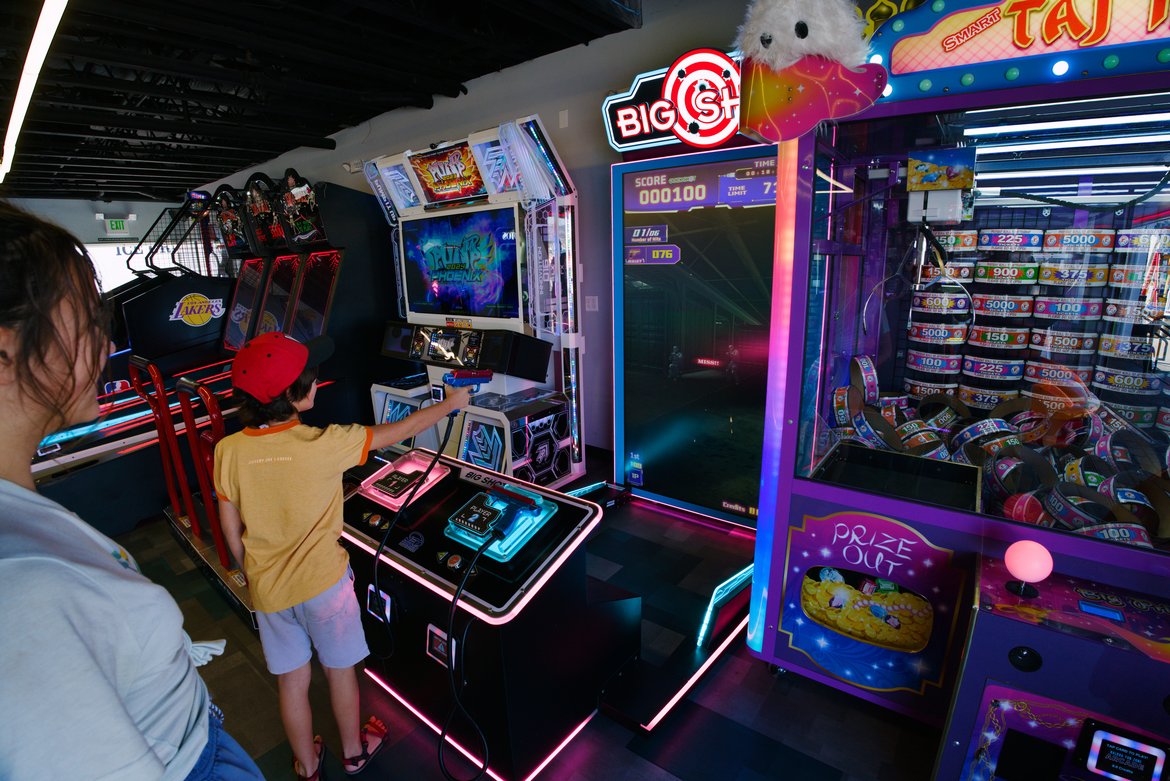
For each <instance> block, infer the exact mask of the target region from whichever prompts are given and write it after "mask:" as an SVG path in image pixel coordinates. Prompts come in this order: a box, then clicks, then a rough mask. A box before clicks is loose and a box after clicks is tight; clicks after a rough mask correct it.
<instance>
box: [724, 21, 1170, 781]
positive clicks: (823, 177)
mask: <svg viewBox="0 0 1170 781" xmlns="http://www.w3.org/2000/svg"><path fill="white" fill-rule="evenodd" d="M872 45H873V53H874V55H873V60H871V61H872V62H875V63H876V62H881V63H883V64H884V66H885V68H887V69H888V72H889V74H890V77H889V85H888V87H887V89H886V92H885V93H884V94H885V97H884V98H882V99H880V100H878V102H877V104H876V105H875V106H874V107H872V108H870V109H868V110H867V111H865V112H864V113H862V114H859V115H857V116H856V117H854V118H852V119H849V120H846V121H841V122H839V123H838V124H836V125H835V126H833V127H821V128H820V130H819V132H813V133H809V134H806V135H803V136H799V137H796V138H795V139H793V140H783V141H782V143H781V144H780V152H779V158H778V166H779V169H780V181H781V186H780V188H779V189H780V191H781V198H780V200H779V201H778V207H777V208H778V209H779V210H780V211H781V218H780V220H779V223H780V225H781V226H782V227H781V230H778V232H777V237H778V241H779V246H778V253H779V254H778V261H779V264H780V266H781V267H783V269H784V271H783V274H784V279H786V280H789V281H788V283H787V290H786V291H784V292H785V293H786V297H787V299H788V300H790V302H791V305H790V309H787V310H786V311H785V312H784V313H783V315H782V316H779V317H777V318H775V319H774V320H773V323H772V359H773V363H772V364H771V367H770V382H769V396H768V419H769V420H770V421H773V423H772V424H771V425H770V427H769V429H768V431H767V435H766V443H767V444H766V448H765V453H766V456H765V458H766V459H767V461H766V464H765V470H764V474H765V481H764V484H763V487H762V494H761V496H762V500H761V513H760V526H759V535H758V538H757V556H756V579H755V583H754V588H753V594H752V613H751V623H750V625H749V634H748V641H749V645H750V647H751V649H752V651H753V652H754V653H756V654H757V655H758V656H760V657H762V658H763V659H765V660H767V661H769V662H771V663H773V664H776V665H779V666H781V667H784V668H787V669H789V670H793V671H796V672H800V673H801V674H803V675H806V676H808V677H811V678H813V679H815V680H818V681H821V682H824V683H826V684H828V685H831V686H834V687H837V688H839V689H842V690H844V691H847V692H850V693H852V694H855V695H857V696H859V697H862V698H864V699H867V700H870V701H872V702H875V703H878V704H879V705H882V706H884V707H888V708H891V709H893V710H897V711H900V712H903V713H907V714H910V715H912V716H915V717H918V718H920V719H922V720H925V721H929V722H934V723H943V722H944V721H945V723H946V732H945V737H944V740H943V743H942V746H941V753H940V755H939V758H938V763H937V768H936V778H938V779H947V780H948V781H949V780H950V779H991V778H999V779H1048V778H1051V779H1056V778H1058V777H1059V778H1075V779H1096V778H1124V779H1136V778H1142V779H1147V780H1149V779H1155V778H1163V777H1165V776H1164V773H1165V769H1164V768H1165V755H1166V750H1167V748H1166V744H1167V736H1170V697H1168V695H1170V666H1168V664H1167V663H1168V662H1170V633H1168V631H1167V625H1166V617H1167V615H1170V587H1168V586H1167V583H1168V582H1170V581H1168V580H1167V575H1168V574H1170V558H1168V547H1167V546H1168V544H1170V482H1168V475H1167V456H1168V443H1170V439H1168V436H1167V433H1168V432H1170V395H1168V393H1167V390H1168V389H1170V385H1168V381H1170V376H1168V375H1167V370H1170V364H1168V363H1167V345H1168V342H1167V339H1166V337H1167V335H1168V334H1167V332H1166V329H1165V326H1164V318H1165V315H1166V312H1167V290H1168V280H1170V275H1168V268H1167V261H1168V260H1170V210H1168V205H1170V191H1168V190H1166V189H1165V185H1166V183H1167V180H1168V179H1170V174H1168V173H1167V169H1168V165H1167V162H1168V159H1167V155H1166V149H1167V145H1166V136H1165V129H1166V119H1165V118H1166V116H1167V110H1168V107H1170V103H1168V101H1167V94H1168V92H1170V72H1168V71H1167V70H1166V63H1167V61H1168V60H1170V7H1168V6H1167V4H1166V3H1164V2H1152V3H1151V2H1144V0H1143V2H1121V0H1117V1H1116V2H1108V1H1107V0H1106V1H1104V2H1097V3H1087V2H1086V3H1076V2H1047V3H1046V2H1043V0H1039V1H1038V2H1020V1H1019V0H1015V1H1011V0H1009V1H1008V2H993V3H987V2H955V1H954V0H952V1H951V2H947V3H942V2H937V3H933V4H931V3H927V4H926V5H924V6H921V7H920V8H918V9H916V10H913V11H910V12H907V13H905V14H901V15H898V16H895V17H893V19H892V20H890V21H889V22H887V23H886V24H885V25H884V26H883V27H882V28H881V29H880V30H879V32H878V33H877V35H876V36H875V38H874V40H873V44H872ZM867 67H873V66H867ZM751 98H752V96H747V95H745V102H744V105H745V109H744V111H745V115H748V114H749V113H750V112H751V111H752V110H753V108H754V106H753V103H752V99H751ZM778 273H780V272H778ZM778 300H779V299H778ZM1019 542H1024V543H1025V544H1026V546H1025V547H1030V546H1028V545H1027V543H1032V544H1035V543H1039V544H1041V545H1042V546H1043V549H1046V551H1047V552H1050V555H1051V558H1050V559H1045V556H1046V555H1048V554H1047V553H1045V552H1044V550H1041V552H1040V556H1039V557H1038V563H1037V561H1036V560H1033V559H1030V558H1029V557H1027V556H1025V557H1024V558H1023V560H1022V561H1021V560H1018V558H1019V557H1018V555H1014V554H1013V551H1015V550H1016V548H1015V546H1013V547H1012V548H1008V545H1009V543H1019ZM1005 552H1006V556H1005ZM1017 553H1018V552H1017ZM1005 558H1006V563H1005ZM1046 562H1047V563H1046ZM1045 564H1046V565H1045ZM1053 566H1054V567H1055V571H1054V574H1052V575H1051V576H1050V577H1049V578H1048V579H1047V580H1043V582H1035V583H1034V585H1033V586H1032V587H1028V586H1027V584H1026V583H1025V582H1026V581H1041V580H1042V579H1043V578H1044V576H1045V575H1046V574H1047V573H1048V572H1050V571H1052V568H1053ZM973 595H974V597H973Z"/></svg>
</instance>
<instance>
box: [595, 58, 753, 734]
mask: <svg viewBox="0 0 1170 781" xmlns="http://www.w3.org/2000/svg"><path fill="white" fill-rule="evenodd" d="M740 89H741V84H740V66H739V55H738V53H731V54H727V53H724V52H722V51H717V50H714V49H699V50H695V51H691V52H687V53H685V54H683V55H681V56H679V57H678V58H677V59H676V60H675V61H674V62H673V63H672V64H670V66H669V67H664V68H661V69H659V70H656V71H653V72H649V73H644V74H640V75H638V76H637V77H635V78H634V80H633V82H632V86H631V87H630V89H629V90H628V91H625V92H621V93H615V94H613V95H611V96H610V97H609V98H607V99H606V100H605V102H604V104H603V107H602V114H603V116H604V117H605V125H606V131H607V135H608V138H609V142H610V145H611V146H612V147H613V148H614V149H615V150H616V151H618V152H621V153H622V154H623V156H624V157H625V160H626V162H622V163H619V164H617V165H614V166H613V168H612V172H611V199H612V201H611V203H612V223H613V237H612V242H613V244H612V252H613V319H614V349H613V360H614V364H613V376H614V478H613V482H614V484H615V486H616V487H617V488H618V489H620V490H622V491H624V492H626V493H627V494H628V495H632V497H633V501H632V502H630V504H629V505H627V506H626V507H623V508H622V509H621V511H620V512H619V513H617V514H616V515H615V519H616V520H615V521H614V523H619V522H620V523H623V524H628V525H629V527H630V528H631V529H646V530H653V529H658V528H660V527H662V526H663V525H664V524H669V523H675V522H676V521H678V520H681V521H682V522H683V523H682V528H681V529H679V530H674V531H672V532H671V533H672V534H674V535H675V536H676V537H677V536H679V535H687V536H689V534H690V532H688V531H687V530H686V527H687V526H692V527H693V526H703V527H706V529H707V530H709V531H710V532H711V533H712V535H713V536H715V535H718V536H716V537H715V539H708V538H703V539H705V540H706V543H705V544H702V543H699V539H700V537H699V536H698V535H696V536H695V542H694V543H692V544H691V545H690V547H689V548H687V549H684V550H680V551H678V552H677V556H678V557H685V558H693V559H694V560H695V561H696V562H698V563H697V564H696V568H695V569H694V570H693V571H692V572H690V573H689V574H687V575H686V576H685V580H684V581H683V582H685V583H686V588H685V589H682V588H677V587H676V582H675V580H668V578H675V579H676V580H677V579H678V578H679V577H680V576H676V575H673V574H671V575H666V574H663V575H662V576H660V577H661V578H662V579H663V580H664V581H665V582H663V583H661V584H647V583H645V582H643V583H639V584H636V585H635V584H631V585H632V586H633V587H635V588H638V589H639V590H643V591H650V590H653V591H655V592H658V593H661V594H669V595H671V597H672V598H671V599H670V600H669V602H667V601H662V602H661V607H663V608H665V609H662V610H659V611H656V612H655V614H654V615H653V622H654V623H655V624H658V625H660V626H661V627H664V628H665V629H668V630H669V631H670V632H671V633H672V634H673V635H674V636H679V637H682V638H684V639H683V640H681V641H680V642H679V644H678V645H677V647H675V648H673V649H671V650H670V652H669V654H668V655H665V657H666V658H665V659H663V660H661V663H657V662H658V661H659V660H655V663H651V662H650V661H648V660H641V661H640V662H639V663H638V665H636V666H635V668H634V669H632V670H630V671H629V673H628V674H626V675H625V676H624V677H623V682H622V685H621V686H620V687H619V688H617V689H615V690H614V691H612V692H611V693H609V694H607V707H608V708H609V709H610V711H611V712H612V713H614V715H615V716H617V717H618V718H619V719H621V720H623V721H625V722H627V723H630V724H632V725H634V726H637V727H640V728H642V729H652V728H653V727H654V726H656V725H657V724H658V723H659V722H660V720H661V719H662V718H663V717H664V716H665V714H666V713H667V712H668V711H669V709H670V707H671V706H672V704H673V703H674V702H676V701H677V699H678V698H679V697H681V696H682V694H683V693H684V692H685V691H686V690H687V689H688V688H689V687H690V686H693V685H694V683H695V682H696V681H697V680H698V678H699V676H701V675H702V674H703V672H704V671H705V670H706V669H708V668H709V667H710V665H711V664H713V663H714V662H715V660H716V659H717V658H718V656H719V655H720V654H721V653H722V652H723V651H725V650H726V649H727V648H729V647H730V645H731V643H732V642H733V641H734V639H735V638H736V637H740V636H742V631H743V629H744V627H745V626H746V623H747V597H748V593H749V591H748V587H749V586H750V583H751V578H752V559H751V556H752V534H753V529H754V527H755V523H756V516H757V498H758V494H759V485H760V477H761V475H760V464H761V461H760V453H761V450H762V448H763V439H764V428H765V419H764V401H765V394H766V391H767V384H766V383H767V372H768V366H769V361H770V357H769V355H768V333H769V326H770V323H771V322H772V317H773V304H772V287H773V255H774V241H775V239H774V234H775V219H776V196H775V186H776V148H775V147H774V146H772V145H769V144H759V143H756V142H754V141H753V140H751V139H748V138H746V137H745V136H743V135H741V134H740V133H739V132H738V131H739V121H738V104H739V98H740ZM667 519H669V520H667ZM619 528H625V527H619ZM632 533H634V534H638V533H639V532H636V531H635V532H632ZM646 533H647V534H648V535H651V534H652V532H650V531H647V532H646ZM718 537H722V538H723V539H719V538H718ZM650 539H653V537H652V536H651V537H650ZM648 620H650V618H649V615H648ZM659 631H661V630H659V629H658V627H656V626H654V625H653V624H649V623H648V624H647V632H648V637H652V636H653V635H654V633H656V632H659Z"/></svg>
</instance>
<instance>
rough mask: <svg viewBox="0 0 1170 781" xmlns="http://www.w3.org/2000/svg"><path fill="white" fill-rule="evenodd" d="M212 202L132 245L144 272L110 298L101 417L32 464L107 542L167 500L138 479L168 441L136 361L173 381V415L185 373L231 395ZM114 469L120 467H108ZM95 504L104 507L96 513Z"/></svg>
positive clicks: (196, 199) (225, 286) (190, 201)
mask: <svg viewBox="0 0 1170 781" xmlns="http://www.w3.org/2000/svg"><path fill="white" fill-rule="evenodd" d="M209 201H210V198H209V196H208V195H207V193H204V192H201V191H193V192H191V193H189V194H188V196H187V198H186V200H185V201H184V204H183V206H181V207H178V208H173V209H164V210H163V211H162V212H161V213H160V215H159V217H158V219H156V220H155V222H154V223H153V224H152V225H151V227H150V228H149V229H148V230H147V231H146V233H145V235H144V236H143V238H142V240H141V241H140V242H139V243H138V245H137V246H136V247H135V249H134V251H133V252H132V253H131V255H130V256H129V258H128V259H127V264H128V266H130V267H131V268H132V267H133V266H132V265H131V264H132V263H134V262H138V263H142V264H143V265H144V266H145V268H143V269H139V270H136V272H135V273H136V279H135V280H133V281H132V282H131V283H128V284H126V285H123V286H121V287H119V288H117V289H115V290H113V291H110V293H109V294H108V295H107V302H108V304H109V305H110V307H111V308H112V310H113V315H114V326H113V332H112V336H113V338H114V344H115V346H116V348H118V350H117V352H115V353H114V354H113V355H112V356H111V357H110V360H109V362H108V363H107V366H106V370H105V372H104V374H103V377H102V378H101V382H102V383H103V386H104V387H102V388H101V391H103V392H101V393H100V395H99V404H100V417H99V418H98V419H97V420H96V421H93V422H90V423H86V424H83V425H80V426H75V427H72V428H69V429H66V430H64V431H61V432H56V433H54V434H53V435H51V436H50V437H48V438H46V439H45V441H44V442H42V443H41V450H40V453H39V455H38V458H37V459H35V460H34V463H33V472H34V474H35V475H36V476H37V479H38V480H39V481H40V482H41V484H42V487H43V489H44V490H46V491H47V492H49V493H50V494H51V495H53V496H54V498H56V499H58V500H59V501H62V502H64V503H65V504H67V505H70V503H71V502H72V501H77V502H84V503H85V504H84V506H85V508H86V515H87V517H88V518H90V520H91V522H92V523H94V524H95V525H97V526H98V527H99V528H101V529H102V530H103V531H105V532H106V533H109V534H119V533H122V532H124V531H126V530H128V529H129V528H132V527H133V526H134V524H136V523H137V522H138V521H140V520H142V519H143V518H145V517H149V516H150V515H153V514H154V513H155V512H157V505H156V504H155V502H156V501H157V500H158V499H159V498H160V494H159V493H157V492H153V493H152V492H150V491H149V490H147V491H144V490H142V487H141V482H140V479H139V476H140V475H141V474H143V473H144V472H146V473H149V472H150V471H151V469H152V465H151V464H150V463H149V458H150V456H146V455H145V451H147V450H148V449H149V448H151V447H153V446H155V445H156V444H161V443H160V440H159V439H158V431H157V427H156V426H155V425H154V424H153V421H152V414H151V409H150V405H149V404H147V403H145V402H144V400H143V399H141V398H140V397H139V396H138V395H137V394H136V392H135V391H134V390H133V389H132V387H131V382H130V372H131V369H130V367H129V360H130V357H131V354H132V353H133V354H134V355H138V356H141V357H145V358H147V359H149V360H151V361H153V362H155V363H156V364H158V365H159V366H161V367H163V369H164V371H165V372H166V374H167V376H168V377H169V378H170V381H169V382H167V384H166V392H167V393H168V394H171V399H170V408H171V409H172V410H177V409H178V403H177V401H176V400H175V399H174V398H173V390H174V382H173V379H174V376H175V375H176V374H179V373H185V374H188V375H190V376H191V377H192V378H194V379H197V380H199V381H201V382H204V383H206V384H207V385H208V386H209V387H210V388H211V389H212V391H213V392H215V393H220V394H226V393H227V392H228V382H227V362H228V359H227V357H226V356H225V354H224V353H223V351H222V349H221V347H220V340H221V335H222V329H223V319H222V316H223V313H224V300H225V299H226V298H227V295H228V293H229V291H230V288H231V280H230V279H228V278H226V277H220V276H217V274H218V273H219V271H220V269H218V268H216V267H214V266H213V264H212V263H211V260H210V252H211V248H212V246H213V242H214V234H213V230H212V227H211V224H210V221H209V220H208V219H207V217H208V205H209ZM123 457H128V458H125V459H123ZM143 458H147V459H148V460H147V461H146V462H144V461H142V460H141V459H143ZM123 460H124V463H123ZM111 461H116V462H117V463H111V464H110V465H109V466H105V464H106V463H107V462H111ZM93 467H97V468H96V469H95V468H93ZM162 482H163V481H161V480H159V481H154V483H155V485H159V486H161V484H162ZM93 496H103V497H105V501H102V502H99V503H97V505H94V504H93V501H92V497H93Z"/></svg>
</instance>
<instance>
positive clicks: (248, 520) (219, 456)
mask: <svg viewBox="0 0 1170 781" xmlns="http://www.w3.org/2000/svg"><path fill="white" fill-rule="evenodd" d="M371 436H372V430H371V429H369V428H367V427H365V426H360V425H350V426H338V425H333V426H328V427H326V428H324V429H320V428H316V427H313V426H306V425H303V424H301V423H300V422H299V421H296V420H293V421H289V422H287V423H283V424H278V425H273V426H269V427H266V428H246V429H244V430H243V431H240V432H238V433H236V434H232V435H231V436H229V437H225V438H224V439H223V440H222V441H220V443H219V444H218V445H217V446H216V449H215V490H216V493H217V494H218V495H219V497H220V498H222V499H226V500H227V501H229V502H231V503H232V504H234V505H235V506H236V507H237V508H239V511H240V516H241V517H242V519H243V522H244V527H245V530H244V548H245V553H244V557H245V559H246V560H245V561H243V562H240V563H241V564H243V566H244V570H245V571H246V572H247V573H248V588H249V591H250V592H251V596H252V605H253V607H254V608H255V609H256V610H262V611H265V612H278V611H280V610H284V609H286V608H289V607H292V606H294V605H297V604H300V603H301V602H304V601H306V600H308V599H311V598H312V597H315V596H317V595H318V594H320V593H322V592H323V591H325V590H326V589H328V588H329V587H331V586H332V585H334V584H335V583H336V582H337V580H338V579H339V578H340V577H341V576H342V574H343V573H344V572H345V571H346V568H347V567H348V565H349V557H348V555H347V554H346V552H345V550H344V549H342V547H341V546H340V545H339V544H338V539H339V538H340V537H341V531H342V519H343V515H342V487H341V474H342V472H344V471H345V470H346V469H348V468H350V467H352V466H356V465H358V464H362V463H364V462H365V460H366V455H367V453H368V452H369V447H370V438H371Z"/></svg>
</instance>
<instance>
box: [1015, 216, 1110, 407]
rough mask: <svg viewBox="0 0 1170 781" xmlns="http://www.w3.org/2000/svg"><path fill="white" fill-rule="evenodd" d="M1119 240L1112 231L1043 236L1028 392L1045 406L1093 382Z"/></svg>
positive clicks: (1059, 232) (1053, 232) (1057, 232)
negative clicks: (1115, 251) (1114, 246)
mask: <svg viewBox="0 0 1170 781" xmlns="http://www.w3.org/2000/svg"><path fill="white" fill-rule="evenodd" d="M1114 238H1115V237H1114V232H1113V231H1112V230H1108V229H1082V228H1078V229H1066V230H1050V231H1046V232H1045V234H1044V252H1043V253H1042V255H1041V257H1040V276H1039V284H1038V286H1037V288H1036V297H1035V299H1034V301H1033V327H1032V339H1031V342H1032V352H1031V355H1030V356H1029V359H1028V363H1027V366H1026V367H1025V369H1024V383H1025V390H1024V394H1025V395H1026V396H1028V397H1031V398H1037V399H1038V400H1039V401H1040V402H1041V403H1042V404H1055V403H1057V402H1058V401H1059V399H1062V398H1064V397H1065V396H1066V393H1065V391H1064V390H1063V389H1071V390H1073V391H1074V392H1076V391H1077V389H1080V391H1081V392H1083V390H1084V389H1085V388H1087V387H1088V386H1089V384H1090V383H1091V382H1092V379H1093V369H1094V366H1095V363H1096V358H1097V349H1098V347H1099V346H1100V334H1099V332H1100V325H1101V317H1102V315H1103V313H1104V308H1105V302H1104V294H1105V287H1106V284H1107V283H1108V278H1109V262H1110V258H1111V256H1112V252H1113V244H1114ZM1052 388H1056V389H1058V391H1057V393H1056V394H1055V396H1054V395H1053V394H1052V393H1051V389H1052Z"/></svg>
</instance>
